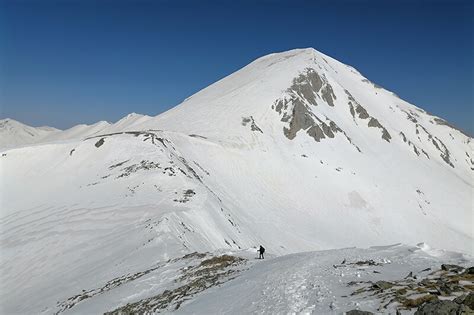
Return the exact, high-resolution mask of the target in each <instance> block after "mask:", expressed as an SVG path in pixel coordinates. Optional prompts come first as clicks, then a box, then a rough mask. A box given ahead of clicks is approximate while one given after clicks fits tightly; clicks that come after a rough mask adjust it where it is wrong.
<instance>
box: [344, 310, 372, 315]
mask: <svg viewBox="0 0 474 315" xmlns="http://www.w3.org/2000/svg"><path fill="white" fill-rule="evenodd" d="M373 314H374V313H372V312H366V311H359V310H351V311H348V312H346V315H373Z"/></svg>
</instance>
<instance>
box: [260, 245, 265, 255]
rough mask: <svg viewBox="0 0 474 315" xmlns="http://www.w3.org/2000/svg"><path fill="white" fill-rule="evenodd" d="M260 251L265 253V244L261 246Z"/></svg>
mask: <svg viewBox="0 0 474 315" xmlns="http://www.w3.org/2000/svg"><path fill="white" fill-rule="evenodd" d="M260 251H261V252H262V254H263V253H265V248H264V247H263V246H260Z"/></svg>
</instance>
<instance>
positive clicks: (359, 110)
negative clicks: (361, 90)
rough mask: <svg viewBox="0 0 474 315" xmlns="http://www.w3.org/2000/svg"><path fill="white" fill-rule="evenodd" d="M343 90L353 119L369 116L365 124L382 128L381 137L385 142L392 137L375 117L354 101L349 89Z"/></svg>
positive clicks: (363, 118)
mask: <svg viewBox="0 0 474 315" xmlns="http://www.w3.org/2000/svg"><path fill="white" fill-rule="evenodd" d="M345 92H346V94H347V98H348V105H349V111H350V113H351V115H352V118H353V119H354V121H355V120H356V118H358V119H361V120H365V119H369V118H370V120H369V122H368V124H367V126H368V127H375V128H380V130H382V139H384V140H385V141H387V142H390V139H392V136H391V135H390V133H389V132H388V131H387V129H386V128H385V127H384V126H382V124H381V123H380V122H379V121H378V119H377V118H375V117H372V116H370V114H369V113H368V112H367V110H366V109H365V108H364V107H363V106H362V105H361V104H359V102H357V101H356V99H355V98H354V97H353V96H352V94H351V93H350V92H349V91H347V90H345ZM356 114H357V116H356Z"/></svg>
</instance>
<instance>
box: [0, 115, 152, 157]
mask: <svg viewBox="0 0 474 315" xmlns="http://www.w3.org/2000/svg"><path fill="white" fill-rule="evenodd" d="M149 119H151V117H150V116H147V115H140V114H136V113H132V114H129V115H127V116H126V117H124V118H122V119H120V120H119V121H117V122H116V123H113V124H111V123H109V122H107V121H99V122H97V123H95V124H91V125H86V124H80V125H76V126H74V127H71V128H69V129H66V130H59V129H56V128H53V127H47V126H45V127H31V126H27V125H25V124H22V123H20V122H18V121H16V120H13V119H10V118H6V119H2V120H0V150H5V149H12V148H15V147H21V146H25V145H30V144H42V143H51V142H59V141H69V140H82V139H85V138H87V137H90V136H94V135H97V134H106V133H114V132H117V131H124V130H129V129H133V126H135V125H138V124H140V123H143V122H145V121H147V120H149Z"/></svg>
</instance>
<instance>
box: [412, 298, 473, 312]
mask: <svg viewBox="0 0 474 315" xmlns="http://www.w3.org/2000/svg"><path fill="white" fill-rule="evenodd" d="M461 314H462V315H464V314H466V315H467V314H474V311H473V310H472V309H471V308H470V307H468V306H467V305H464V304H458V303H456V302H453V301H448V300H435V301H431V302H428V303H425V304H423V305H422V306H420V307H419V308H418V310H417V311H416V312H415V315H461Z"/></svg>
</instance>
